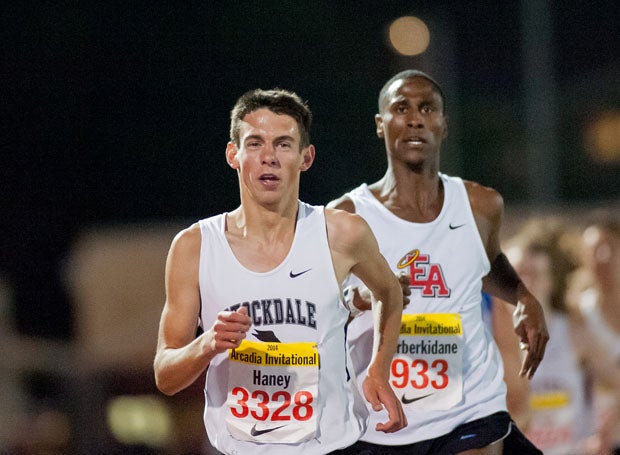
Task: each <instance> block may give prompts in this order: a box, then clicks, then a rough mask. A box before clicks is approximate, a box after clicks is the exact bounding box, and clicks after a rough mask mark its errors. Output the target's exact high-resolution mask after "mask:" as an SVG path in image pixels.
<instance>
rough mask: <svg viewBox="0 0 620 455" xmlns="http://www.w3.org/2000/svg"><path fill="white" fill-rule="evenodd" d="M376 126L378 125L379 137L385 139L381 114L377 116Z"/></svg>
mask: <svg viewBox="0 0 620 455" xmlns="http://www.w3.org/2000/svg"><path fill="white" fill-rule="evenodd" d="M375 124H376V125H377V136H378V137H380V138H381V139H383V119H382V118H381V114H375Z"/></svg>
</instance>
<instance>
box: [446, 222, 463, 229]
mask: <svg viewBox="0 0 620 455" xmlns="http://www.w3.org/2000/svg"><path fill="white" fill-rule="evenodd" d="M463 226H465V224H458V225H456V226H452V223H450V225H449V227H450V229H458V228H460V227H463Z"/></svg>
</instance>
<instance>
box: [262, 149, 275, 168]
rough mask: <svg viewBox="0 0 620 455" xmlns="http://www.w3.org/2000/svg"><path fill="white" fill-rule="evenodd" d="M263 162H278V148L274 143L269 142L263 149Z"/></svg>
mask: <svg viewBox="0 0 620 455" xmlns="http://www.w3.org/2000/svg"><path fill="white" fill-rule="evenodd" d="M263 163H267V164H275V163H276V149H275V147H274V146H273V145H271V144H267V145H265V148H264V149H263Z"/></svg>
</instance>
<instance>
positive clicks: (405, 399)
mask: <svg viewBox="0 0 620 455" xmlns="http://www.w3.org/2000/svg"><path fill="white" fill-rule="evenodd" d="M431 395H432V393H429V394H428V395H422V396H421V397H415V398H406V397H405V394H404V393H403V396H402V397H401V398H400V401H402V402H403V404H409V403H413V402H414V401H418V400H421V399H423V398H426V397H430V396H431Z"/></svg>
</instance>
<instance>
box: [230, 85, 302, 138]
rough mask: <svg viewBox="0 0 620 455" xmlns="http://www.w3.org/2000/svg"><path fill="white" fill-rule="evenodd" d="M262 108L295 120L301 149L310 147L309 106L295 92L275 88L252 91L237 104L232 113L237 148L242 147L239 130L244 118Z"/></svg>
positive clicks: (232, 129) (233, 133)
mask: <svg viewBox="0 0 620 455" xmlns="http://www.w3.org/2000/svg"><path fill="white" fill-rule="evenodd" d="M262 108H266V109H269V110H270V111H271V112H273V113H275V114H278V115H288V116H290V117H292V118H294V119H295V121H296V122H297V126H298V127H299V134H300V143H301V144H300V145H301V148H305V147H307V146H308V145H310V126H311V124H312V112H311V111H310V108H309V107H308V104H307V103H306V102H305V101H303V100H302V99H301V98H300V97H299V95H297V94H296V93H294V92H291V91H289V90H284V89H280V88H274V89H271V90H262V89H255V90H250V91H248V92H245V93H244V94H243V95H241V97H240V98H239V99H238V100H237V102H236V103H235V106H234V107H233V109H232V111H231V112H230V140H231V141H232V142H234V143H235V144H236V145H237V146H239V145H240V143H239V140H240V139H239V128H240V127H241V122H242V121H243V119H244V117H245V116H246V115H248V114H250V113H251V112H254V111H257V110H258V109H262Z"/></svg>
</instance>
